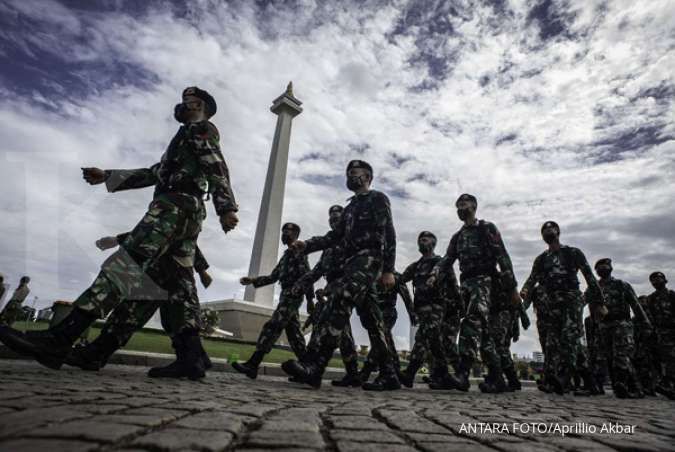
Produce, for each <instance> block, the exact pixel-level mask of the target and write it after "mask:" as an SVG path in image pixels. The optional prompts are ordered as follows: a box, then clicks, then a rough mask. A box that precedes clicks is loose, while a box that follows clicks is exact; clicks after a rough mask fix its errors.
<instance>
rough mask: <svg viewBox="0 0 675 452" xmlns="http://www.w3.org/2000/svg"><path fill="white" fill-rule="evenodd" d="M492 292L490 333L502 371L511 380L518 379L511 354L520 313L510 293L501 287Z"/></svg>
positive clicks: (494, 288)
mask: <svg viewBox="0 0 675 452" xmlns="http://www.w3.org/2000/svg"><path fill="white" fill-rule="evenodd" d="M492 293H493V298H492V300H491V306H490V308H491V309H490V335H491V336H492V337H493V338H494V342H495V349H496V351H497V355H498V356H499V359H500V364H501V368H502V372H503V373H504V374H505V375H507V377H509V381H511V379H514V380H517V373H516V366H515V364H514V363H513V357H512V356H511V340H512V339H513V338H514V328H518V325H519V324H518V321H519V317H518V313H517V312H516V310H515V309H514V308H513V303H511V298H510V293H508V292H504V291H503V290H501V287H493V291H492ZM519 331H520V330H519V329H518V332H519Z"/></svg>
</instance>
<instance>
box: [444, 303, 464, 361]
mask: <svg viewBox="0 0 675 452" xmlns="http://www.w3.org/2000/svg"><path fill="white" fill-rule="evenodd" d="M462 316H464V313H463V312H461V308H460V307H458V306H454V304H452V303H451V304H450V305H449V306H448V307H447V308H446V310H445V316H444V317H443V325H442V326H441V334H442V336H443V346H444V348H445V357H446V359H447V360H448V363H450V364H451V365H452V367H453V368H454V369H457V366H458V365H459V350H458V349H457V335H458V334H459V325H460V322H461V320H462Z"/></svg>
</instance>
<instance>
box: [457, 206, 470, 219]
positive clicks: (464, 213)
mask: <svg viewBox="0 0 675 452" xmlns="http://www.w3.org/2000/svg"><path fill="white" fill-rule="evenodd" d="M469 212H470V210H469V209H467V208H464V209H457V216H458V217H459V219H460V220H462V221H465V220H466V219H467V218H469Z"/></svg>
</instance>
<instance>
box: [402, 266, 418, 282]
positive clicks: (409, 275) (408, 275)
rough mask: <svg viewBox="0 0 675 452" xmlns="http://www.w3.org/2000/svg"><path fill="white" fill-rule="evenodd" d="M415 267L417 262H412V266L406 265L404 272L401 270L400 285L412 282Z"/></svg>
mask: <svg viewBox="0 0 675 452" xmlns="http://www.w3.org/2000/svg"><path fill="white" fill-rule="evenodd" d="M416 267H417V262H413V263H412V264H410V265H408V266H407V267H406V268H405V270H403V273H401V283H402V284H405V283H407V282H409V281H412V279H413V277H414V276H415V268H416Z"/></svg>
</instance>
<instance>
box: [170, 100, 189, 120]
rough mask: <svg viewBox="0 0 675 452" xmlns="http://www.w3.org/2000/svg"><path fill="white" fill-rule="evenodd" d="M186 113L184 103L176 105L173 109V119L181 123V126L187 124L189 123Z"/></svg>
mask: <svg viewBox="0 0 675 452" xmlns="http://www.w3.org/2000/svg"><path fill="white" fill-rule="evenodd" d="M186 113H187V107H186V106H185V104H183V103H180V104H176V106H175V107H173V119H175V120H176V121H178V122H180V123H181V124H185V122H186V121H187V118H186Z"/></svg>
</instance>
